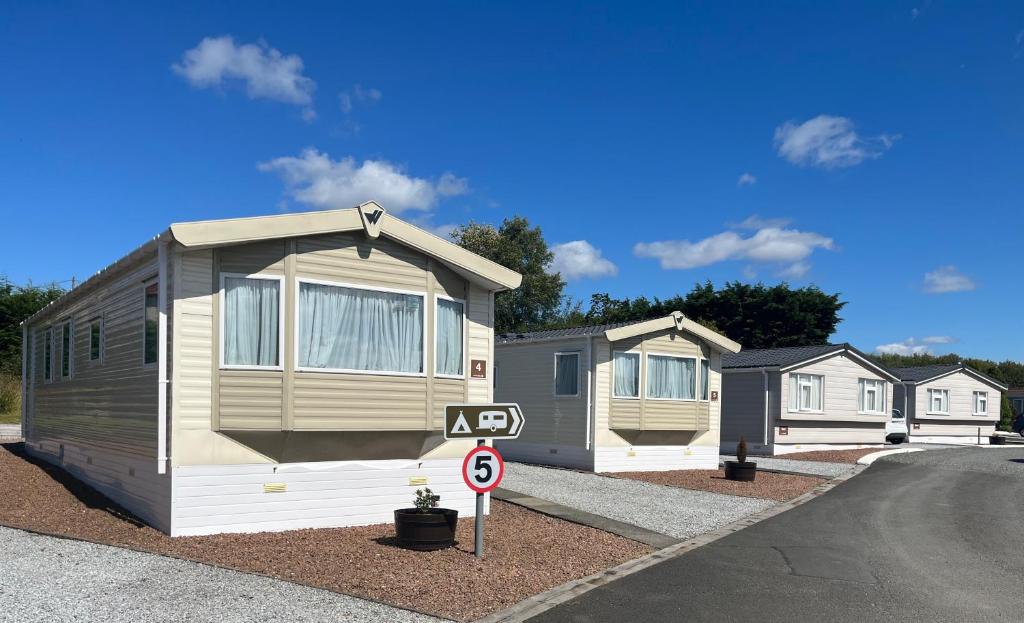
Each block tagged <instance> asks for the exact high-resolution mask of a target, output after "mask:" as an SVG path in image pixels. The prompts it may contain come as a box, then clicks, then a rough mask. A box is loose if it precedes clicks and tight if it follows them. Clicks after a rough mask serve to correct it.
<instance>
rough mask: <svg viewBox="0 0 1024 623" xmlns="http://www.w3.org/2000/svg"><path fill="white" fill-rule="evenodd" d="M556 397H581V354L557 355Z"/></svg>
mask: <svg viewBox="0 0 1024 623" xmlns="http://www.w3.org/2000/svg"><path fill="white" fill-rule="evenodd" d="M555 395H556V396H579V395H580V354H579V353H555Z"/></svg>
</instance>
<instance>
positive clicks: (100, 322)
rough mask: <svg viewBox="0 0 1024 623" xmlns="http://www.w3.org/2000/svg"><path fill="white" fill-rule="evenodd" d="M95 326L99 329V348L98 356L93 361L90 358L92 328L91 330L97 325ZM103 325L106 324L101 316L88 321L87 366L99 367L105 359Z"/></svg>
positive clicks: (104, 331) (104, 330)
mask: <svg viewBox="0 0 1024 623" xmlns="http://www.w3.org/2000/svg"><path fill="white" fill-rule="evenodd" d="M97 324H98V325H99V327H100V347H99V355H98V356H97V357H96V358H95V359H93V358H92V328H93V326H94V325H97ZM104 324H106V323H104V322H103V316H102V315H100V316H95V317H93V319H92V320H90V321H89V364H90V365H100V364H102V363H103V361H104V360H105V359H106V350H107V349H106V348H105V347H104V345H105V343H106V341H107V340H106V327H104Z"/></svg>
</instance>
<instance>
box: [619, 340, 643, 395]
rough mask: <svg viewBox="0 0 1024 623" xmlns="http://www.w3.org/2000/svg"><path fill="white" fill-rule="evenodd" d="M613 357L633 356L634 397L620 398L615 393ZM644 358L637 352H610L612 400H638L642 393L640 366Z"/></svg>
mask: <svg viewBox="0 0 1024 623" xmlns="http://www.w3.org/2000/svg"><path fill="white" fill-rule="evenodd" d="M615 355H635V356H636V396H620V395H618V394H616V393H615ZM643 362H644V358H643V353H640V352H638V351H630V350H614V351H612V398H615V399H617V400H640V392H641V391H643V380H644V375H643V371H642V370H641V369H640V366H641V365H642V364H643Z"/></svg>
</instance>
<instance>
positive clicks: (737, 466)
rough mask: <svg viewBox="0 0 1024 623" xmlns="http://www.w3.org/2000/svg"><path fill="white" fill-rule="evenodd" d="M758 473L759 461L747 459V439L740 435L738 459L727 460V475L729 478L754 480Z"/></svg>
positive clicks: (743, 480) (737, 447)
mask: <svg viewBox="0 0 1024 623" xmlns="http://www.w3.org/2000/svg"><path fill="white" fill-rule="evenodd" d="M755 474H757V463H754V462H753V461H748V460H747V440H746V439H744V438H743V437H740V442H739V443H738V444H736V460H735V461H726V462H725V477H726V478H728V479H729V480H739V481H742V482H752V481H753V480H754V475H755Z"/></svg>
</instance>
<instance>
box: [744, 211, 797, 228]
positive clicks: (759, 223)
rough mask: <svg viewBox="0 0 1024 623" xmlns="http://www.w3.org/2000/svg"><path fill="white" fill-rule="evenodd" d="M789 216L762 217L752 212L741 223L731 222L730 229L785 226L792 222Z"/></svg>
mask: <svg viewBox="0 0 1024 623" xmlns="http://www.w3.org/2000/svg"><path fill="white" fill-rule="evenodd" d="M792 222H793V221H792V219H788V218H762V217H761V215H760V214H752V215H750V216H748V217H747V218H745V219H743V220H742V221H740V222H739V223H730V224H729V229H764V228H766V227H785V226H786V225H789V224H790V223H792Z"/></svg>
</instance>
